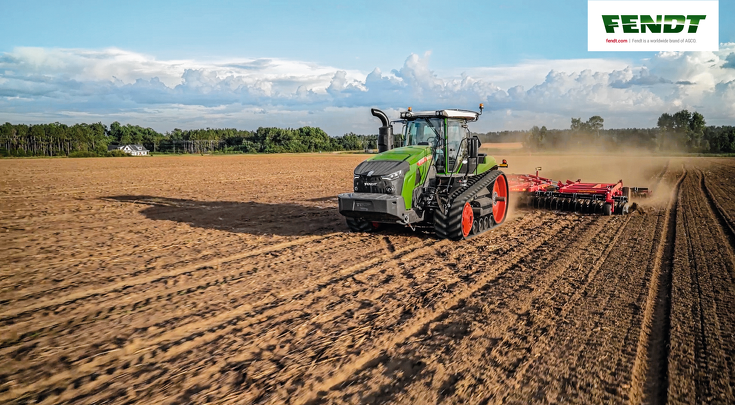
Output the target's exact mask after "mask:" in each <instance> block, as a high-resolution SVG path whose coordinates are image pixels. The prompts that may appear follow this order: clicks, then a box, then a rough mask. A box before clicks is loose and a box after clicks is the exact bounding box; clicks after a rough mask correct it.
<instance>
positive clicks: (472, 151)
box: [467, 135, 482, 158]
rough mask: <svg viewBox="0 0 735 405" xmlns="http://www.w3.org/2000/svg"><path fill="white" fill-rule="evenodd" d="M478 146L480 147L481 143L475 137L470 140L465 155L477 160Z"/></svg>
mask: <svg viewBox="0 0 735 405" xmlns="http://www.w3.org/2000/svg"><path fill="white" fill-rule="evenodd" d="M480 145H482V142H480V138H478V137H477V135H475V136H473V137H472V138H470V139H469V146H468V147H467V155H468V156H469V157H470V158H477V156H479V154H480Z"/></svg>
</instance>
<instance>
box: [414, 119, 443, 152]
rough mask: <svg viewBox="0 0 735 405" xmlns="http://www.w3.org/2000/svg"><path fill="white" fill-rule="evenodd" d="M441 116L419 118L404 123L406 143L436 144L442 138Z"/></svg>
mask: <svg viewBox="0 0 735 405" xmlns="http://www.w3.org/2000/svg"><path fill="white" fill-rule="evenodd" d="M443 129H444V119H443V118H419V119H417V120H415V121H409V122H408V123H407V124H406V129H405V131H406V133H405V135H406V141H407V142H406V145H432V146H433V145H436V143H437V142H438V141H440V140H441V139H442V138H443V133H444V131H443Z"/></svg>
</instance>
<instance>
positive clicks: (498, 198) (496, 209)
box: [493, 174, 508, 224]
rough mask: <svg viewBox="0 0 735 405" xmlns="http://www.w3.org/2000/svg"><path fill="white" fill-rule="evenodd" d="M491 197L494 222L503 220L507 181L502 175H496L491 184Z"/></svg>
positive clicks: (506, 199)
mask: <svg viewBox="0 0 735 405" xmlns="http://www.w3.org/2000/svg"><path fill="white" fill-rule="evenodd" d="M493 197H494V198H495V205H493V220H495V223H496V224H499V223H501V222H503V220H504V219H505V213H506V212H507V207H508V182H507V181H506V180H505V176H504V175H502V174H501V175H500V176H498V178H497V179H496V180H495V184H494V185H493Z"/></svg>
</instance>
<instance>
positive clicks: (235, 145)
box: [0, 121, 377, 156]
mask: <svg viewBox="0 0 735 405" xmlns="http://www.w3.org/2000/svg"><path fill="white" fill-rule="evenodd" d="M129 144H136V145H143V146H144V147H145V148H146V149H148V150H150V151H152V152H159V153H285V152H330V151H338V150H364V149H375V148H377V135H357V134H354V133H352V132H350V133H347V134H344V135H343V136H339V137H331V136H329V135H328V134H327V133H326V132H324V131H323V130H322V129H320V128H315V127H302V128H297V129H292V128H263V127H261V128H258V129H257V130H255V131H246V130H239V129H234V128H221V129H220V128H206V129H192V130H181V129H178V128H177V129H174V130H173V131H170V132H166V133H163V134H162V133H159V132H157V131H155V130H153V129H152V128H144V127H141V126H138V125H130V124H127V125H122V124H120V123H119V122H117V121H116V122H113V123H112V124H111V125H110V126H109V127H107V126H106V125H104V124H102V123H99V122H98V123H94V124H84V123H83V124H75V125H71V126H69V125H65V124H60V123H58V122H56V123H51V124H38V125H25V124H16V125H14V124H11V123H5V124H4V125H2V126H0V156H118V155H121V154H122V153H121V152H120V151H115V150H111V149H113V148H112V147H114V146H118V145H129Z"/></svg>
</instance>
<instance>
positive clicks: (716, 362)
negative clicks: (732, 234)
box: [668, 170, 735, 403]
mask: <svg viewBox="0 0 735 405" xmlns="http://www.w3.org/2000/svg"><path fill="white" fill-rule="evenodd" d="M693 173H694V174H693V175H692V176H691V178H689V179H688V183H689V184H688V187H686V188H685V192H684V193H683V197H682V206H683V207H684V209H683V210H682V212H681V213H680V217H679V219H680V222H681V229H680V230H679V237H677V251H676V254H677V260H676V261H675V265H674V288H673V294H672V300H673V303H674V305H673V307H672V324H674V325H676V326H677V327H676V328H674V329H672V331H673V332H672V339H671V347H672V350H671V359H670V362H669V374H670V376H671V377H670V381H671V388H670V390H669V393H668V400H669V402H671V403H712V402H723V403H732V402H734V401H735V396H734V395H733V386H732V384H733V381H735V365H734V364H733V358H732V353H735V348H734V347H733V346H734V343H735V342H733V336H735V315H734V314H735V312H734V311H735V286H734V285H733V281H734V280H733V269H734V268H735V257H734V256H733V250H732V247H731V246H730V245H729V244H728V243H727V231H726V230H725V229H723V228H721V227H720V226H718V225H720V222H719V220H720V219H719V218H718V215H717V211H716V210H715V209H713V207H712V202H711V201H705V200H707V199H708V198H707V192H706V190H705V186H704V180H703V173H702V172H701V171H699V170H695V171H694V172H693ZM695 177H696V178H695ZM702 197H705V198H702Z"/></svg>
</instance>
